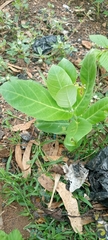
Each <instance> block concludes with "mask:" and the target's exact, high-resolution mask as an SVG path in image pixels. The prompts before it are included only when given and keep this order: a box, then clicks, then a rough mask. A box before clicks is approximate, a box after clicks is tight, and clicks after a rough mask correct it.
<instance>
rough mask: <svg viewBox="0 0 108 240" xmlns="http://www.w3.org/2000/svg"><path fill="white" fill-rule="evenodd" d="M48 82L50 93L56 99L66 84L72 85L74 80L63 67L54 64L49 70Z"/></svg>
mask: <svg viewBox="0 0 108 240" xmlns="http://www.w3.org/2000/svg"><path fill="white" fill-rule="evenodd" d="M46 84H47V87H48V91H49V93H50V94H51V96H52V97H53V98H54V99H55V97H56V95H57V93H58V91H59V90H60V89H62V88H63V87H65V86H68V85H71V84H72V80H71V78H70V77H69V75H68V74H67V73H66V71H65V70H64V69H63V68H61V67H60V66H56V65H52V66H51V68H50V70H49V72H48V78H47V81H46Z"/></svg>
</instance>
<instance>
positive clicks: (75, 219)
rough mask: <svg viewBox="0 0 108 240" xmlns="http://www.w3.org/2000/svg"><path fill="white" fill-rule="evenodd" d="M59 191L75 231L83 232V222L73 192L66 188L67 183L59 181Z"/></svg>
mask: <svg viewBox="0 0 108 240" xmlns="http://www.w3.org/2000/svg"><path fill="white" fill-rule="evenodd" d="M56 190H57V192H58V193H59V195H60V197H61V198H62V200H63V203H64V206H65V208H66V210H67V212H68V215H69V216H72V217H69V220H70V223H71V226H72V228H73V230H74V231H75V232H79V233H82V222H81V217H80V214H79V210H78V204H77V200H76V199H75V198H74V197H73V196H72V193H71V192H69V191H68V190H67V189H66V185H65V184H64V183H62V182H59V184H58V187H57V189H56Z"/></svg>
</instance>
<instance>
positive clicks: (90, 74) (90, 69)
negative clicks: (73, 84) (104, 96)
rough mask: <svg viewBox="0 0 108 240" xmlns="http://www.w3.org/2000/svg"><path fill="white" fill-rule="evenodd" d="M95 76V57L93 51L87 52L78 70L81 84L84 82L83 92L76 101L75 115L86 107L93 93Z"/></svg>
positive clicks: (81, 112)
mask: <svg viewBox="0 0 108 240" xmlns="http://www.w3.org/2000/svg"><path fill="white" fill-rule="evenodd" d="M95 78H96V57H95V54H94V53H93V52H89V53H88V54H87V55H86V56H85V58H84V60H83V63H82V67H81V71H80V79H81V82H82V83H83V84H85V92H84V94H83V96H82V98H81V100H80V101H79V102H78V104H77V105H75V108H76V110H75V113H76V115H77V116H80V115H82V114H83V113H84V111H85V110H86V109H87V107H88V105H89V103H90V100H91V98H92V95H93V88H94V84H95Z"/></svg>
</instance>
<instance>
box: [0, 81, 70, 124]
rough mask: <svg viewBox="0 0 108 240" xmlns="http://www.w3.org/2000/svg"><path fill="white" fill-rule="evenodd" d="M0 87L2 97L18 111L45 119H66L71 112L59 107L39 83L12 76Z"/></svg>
mask: <svg viewBox="0 0 108 240" xmlns="http://www.w3.org/2000/svg"><path fill="white" fill-rule="evenodd" d="M12 79H13V80H12V81H10V82H6V83H4V84H3V85H2V86H1V87H0V93H1V94H2V95H3V97H4V99H5V100H6V101H7V102H8V103H9V104H10V105H12V106H13V107H14V108H16V109H17V110H19V111H22V112H24V113H26V114H27V115H29V116H32V117H35V118H38V119H40V120H45V121H54V120H63V119H64V120H67V119H70V118H71V116H72V113H71V112H69V111H68V110H64V109H62V108H60V107H59V106H58V105H57V104H56V102H55V101H54V100H53V98H52V97H51V96H50V94H49V93H48V91H47V89H45V88H44V87H43V86H42V85H40V84H39V83H36V82H34V81H32V80H27V81H26V80H18V79H17V78H15V77H14V78H12Z"/></svg>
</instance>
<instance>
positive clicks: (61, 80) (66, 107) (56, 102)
mask: <svg viewBox="0 0 108 240" xmlns="http://www.w3.org/2000/svg"><path fill="white" fill-rule="evenodd" d="M95 78H96V58H95V54H94V52H93V51H91V52H89V53H88V54H87V55H86V56H85V58H84V60H83V62H82V66H81V70H80V81H81V82H76V80H77V72H76V69H75V67H74V65H73V64H72V63H71V62H69V61H68V60H66V59H62V60H61V61H60V62H59V64H58V66H56V65H52V67H51V68H50V70H49V73H48V77H47V80H46V82H45V84H46V86H45V87H44V86H42V85H40V84H39V83H36V82H34V81H31V80H29V81H22V80H18V79H17V78H15V77H11V81H10V82H9V81H8V82H6V83H4V84H3V85H2V86H1V87H0V93H1V94H2V95H3V97H4V98H5V100H6V101H7V102H8V103H9V104H11V105H12V106H13V107H15V108H16V109H18V110H20V111H22V112H25V113H26V114H28V115H30V116H33V117H36V118H37V121H36V125H37V127H38V128H39V129H41V130H42V131H45V132H48V133H55V134H64V135H66V137H65V140H64V144H65V146H66V147H67V149H68V150H70V151H73V150H74V149H75V148H77V147H78V146H79V145H80V144H81V141H82V139H83V137H84V136H85V135H87V134H88V133H89V132H90V131H91V130H92V125H94V124H96V123H98V122H100V121H103V120H104V119H105V118H106V116H107V114H108V97H105V98H102V99H100V100H98V101H97V102H95V103H94V104H91V102H90V101H91V99H92V95H93V89H94V85H95ZM46 87H47V88H46ZM38 119H39V120H38Z"/></svg>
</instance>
